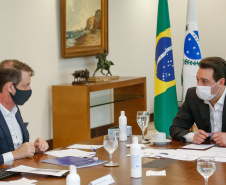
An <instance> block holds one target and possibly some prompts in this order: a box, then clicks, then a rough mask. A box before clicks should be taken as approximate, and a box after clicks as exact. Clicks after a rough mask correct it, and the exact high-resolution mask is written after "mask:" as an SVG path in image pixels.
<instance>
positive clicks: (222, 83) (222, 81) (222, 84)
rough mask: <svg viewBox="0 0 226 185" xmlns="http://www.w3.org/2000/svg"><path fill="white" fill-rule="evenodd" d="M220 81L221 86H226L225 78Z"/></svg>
mask: <svg viewBox="0 0 226 185" xmlns="http://www.w3.org/2000/svg"><path fill="white" fill-rule="evenodd" d="M219 81H220V85H221V86H224V83H225V78H221V79H220V80H219Z"/></svg>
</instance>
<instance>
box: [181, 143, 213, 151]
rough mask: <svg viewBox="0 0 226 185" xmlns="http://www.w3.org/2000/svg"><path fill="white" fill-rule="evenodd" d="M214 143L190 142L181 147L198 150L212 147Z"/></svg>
mask: <svg viewBox="0 0 226 185" xmlns="http://www.w3.org/2000/svg"><path fill="white" fill-rule="evenodd" d="M213 146H214V144H199V145H198V144H189V145H185V146H183V147H181V148H186V149H196V150H204V149H207V148H210V147H213Z"/></svg>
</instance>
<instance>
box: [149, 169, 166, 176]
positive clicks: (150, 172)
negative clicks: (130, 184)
mask: <svg viewBox="0 0 226 185" xmlns="http://www.w3.org/2000/svg"><path fill="white" fill-rule="evenodd" d="M146 176H166V170H162V171H152V170H148V171H146Z"/></svg>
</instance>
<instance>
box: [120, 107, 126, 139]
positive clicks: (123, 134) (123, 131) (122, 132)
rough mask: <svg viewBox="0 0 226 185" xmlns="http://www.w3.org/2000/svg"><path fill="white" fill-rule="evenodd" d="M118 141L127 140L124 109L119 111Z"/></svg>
mask: <svg viewBox="0 0 226 185" xmlns="http://www.w3.org/2000/svg"><path fill="white" fill-rule="evenodd" d="M119 141H127V117H126V116H125V111H121V116H120V117H119Z"/></svg>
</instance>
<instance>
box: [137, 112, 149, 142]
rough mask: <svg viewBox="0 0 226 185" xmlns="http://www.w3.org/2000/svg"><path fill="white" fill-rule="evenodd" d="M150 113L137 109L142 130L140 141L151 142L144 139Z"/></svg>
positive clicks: (138, 121) (138, 122)
mask: <svg viewBox="0 0 226 185" xmlns="http://www.w3.org/2000/svg"><path fill="white" fill-rule="evenodd" d="M148 123H149V113H148V112H147V111H137V124H138V125H139V127H140V129H141V130H142V141H141V142H140V143H149V142H148V141H146V140H145V139H144V132H145V130H146V128H147V127H148Z"/></svg>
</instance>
